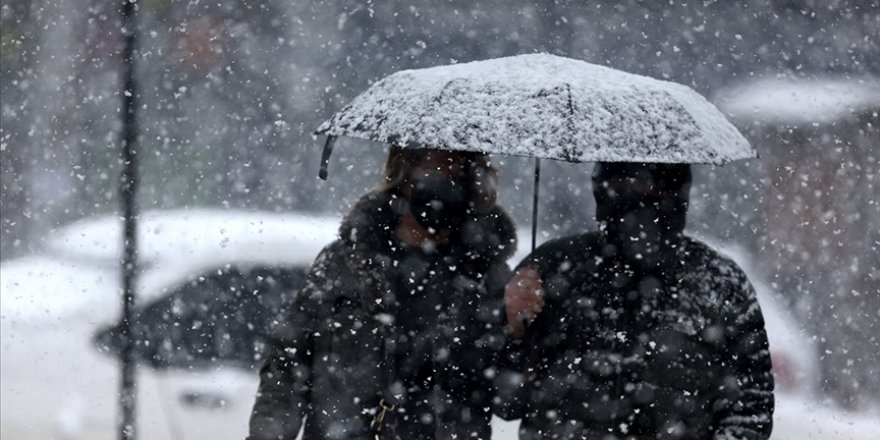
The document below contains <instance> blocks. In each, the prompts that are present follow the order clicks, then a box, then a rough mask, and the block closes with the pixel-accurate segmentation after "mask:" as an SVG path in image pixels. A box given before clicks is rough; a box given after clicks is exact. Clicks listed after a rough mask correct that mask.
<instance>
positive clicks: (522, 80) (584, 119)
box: [316, 54, 756, 164]
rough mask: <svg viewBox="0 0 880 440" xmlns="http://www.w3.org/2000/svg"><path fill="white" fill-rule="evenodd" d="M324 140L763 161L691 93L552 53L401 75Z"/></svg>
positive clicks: (616, 157)
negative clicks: (356, 139)
mask: <svg viewBox="0 0 880 440" xmlns="http://www.w3.org/2000/svg"><path fill="white" fill-rule="evenodd" d="M316 134H325V135H327V136H329V138H328V139H329V140H330V142H332V139H333V138H335V137H338V136H349V137H354V138H361V139H368V140H373V141H378V142H383V143H387V144H395V145H400V146H404V147H430V148H439V149H447V150H458V151H476V152H483V153H489V154H506V155H516V156H527V157H536V158H542V159H559V160H565V161H569V162H591V161H599V162H660V163H711V164H724V163H726V162H729V161H732V160H736V159H745V158H752V157H755V156H756V154H755V151H754V149H752V148H751V146H750V145H749V143H748V141H747V140H746V139H745V138H744V137H743V136H742V134H740V133H739V131H737V129H736V128H735V127H734V126H733V125H732V124H731V123H730V122H729V121H727V119H726V118H725V117H724V115H723V114H722V113H721V112H719V111H718V109H717V108H715V106H714V105H712V104H711V103H709V102H708V101H707V100H706V99H705V98H703V97H702V96H700V94H698V93H697V92H695V91H694V90H693V89H691V88H689V87H687V86H684V85H681V84H677V83H673V82H668V81H660V80H657V79H653V78H649V77H645V76H640V75H634V74H631V73H626V72H623V71H620V70H615V69H611V68H608V67H604V66H598V65H595V64H590V63H586V62H584V61H579V60H573V59H569V58H564V57H558V56H554V55H547V54H532V55H520V56H514V57H506V58H497V59H491V60H486V61H476V62H471V63H463V64H453V65H448V66H440V67H432V68H428V69H418V70H403V71H400V72H397V73H394V74H392V75H390V76H388V77H386V78H385V79H383V80H381V81H379V82H377V83H375V84H373V85H372V86H371V87H370V88H369V89H367V90H366V91H365V92H364V93H362V94H361V95H359V96H357V97H356V98H355V99H354V100H353V101H352V102H351V104H349V105H348V106H346V107H345V108H343V109H342V110H340V111H339V112H338V113H336V114H335V115H333V117H332V118H330V119H329V120H328V121H326V122H324V123H323V124H321V126H320V127H319V128H318V129H317V130H316ZM328 145H329V143H328ZM328 154H329V151H325V159H326V155H328Z"/></svg>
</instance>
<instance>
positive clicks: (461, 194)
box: [409, 177, 470, 232]
mask: <svg viewBox="0 0 880 440" xmlns="http://www.w3.org/2000/svg"><path fill="white" fill-rule="evenodd" d="M409 209H410V211H411V212H412V214H413V215H414V216H415V218H416V220H417V221H418V222H419V224H420V225H422V227H424V228H425V229H430V230H433V231H434V232H436V231H446V230H450V229H452V228H454V227H457V226H458V225H460V224H461V223H462V222H464V221H465V219H467V216H468V213H469V212H470V197H469V191H468V190H467V188H466V186H465V185H463V184H462V182H461V181H452V180H448V179H441V178H436V177H428V178H422V179H419V180H415V181H412V192H411V193H410V197H409Z"/></svg>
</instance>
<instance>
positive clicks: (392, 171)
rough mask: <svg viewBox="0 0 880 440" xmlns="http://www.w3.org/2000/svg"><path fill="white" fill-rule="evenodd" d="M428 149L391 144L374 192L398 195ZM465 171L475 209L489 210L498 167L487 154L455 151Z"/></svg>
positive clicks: (494, 194) (427, 152)
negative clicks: (493, 164)
mask: <svg viewBox="0 0 880 440" xmlns="http://www.w3.org/2000/svg"><path fill="white" fill-rule="evenodd" d="M432 151H437V150H431V149H425V148H403V147H399V146H396V145H392V146H391V148H390V149H389V150H388V158H387V159H386V160H385V168H384V169H383V170H382V178H381V180H380V181H379V187H378V188H377V191H379V192H382V193H386V194H399V192H400V190H401V188H402V187H403V185H405V184H406V183H408V182H409V179H410V176H411V175H412V170H413V168H415V167H416V165H418V164H419V163H421V162H422V161H423V160H425V158H426V157H427V156H428V154H430V153H431V152H432ZM454 153H455V155H456V156H457V157H458V160H459V163H460V164H461V166H462V168H463V169H464V170H465V171H466V174H467V176H468V177H467V178H468V179H470V181H471V182H470V183H471V197H472V199H473V200H472V201H473V203H474V208H475V209H476V210H477V212H480V213H485V212H488V211H489V210H490V209H491V208H492V207H493V206H495V201H496V199H497V197H498V170H497V169H495V167H494V166H492V161H491V160H490V159H489V155H488V154H482V153H474V152H470V151H456V152H454Z"/></svg>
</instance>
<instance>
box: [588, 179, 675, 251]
mask: <svg viewBox="0 0 880 440" xmlns="http://www.w3.org/2000/svg"><path fill="white" fill-rule="evenodd" d="M690 183H691V169H690V165H686V164H638V163H599V164H597V165H596V167H595V170H594V172H593V195H594V197H595V198H596V220H597V221H598V222H599V224H600V228H601V231H602V236H603V238H604V240H605V241H606V242H607V244H608V245H609V246H608V249H607V252H606V254H607V255H608V256H611V255H616V256H618V257H621V258H623V259H625V260H627V261H628V262H630V263H633V264H634V265H636V266H650V267H653V266H657V265H658V264H660V263H661V262H662V261H664V259H665V258H666V257H668V255H667V254H669V251H671V250H673V249H672V248H674V245H675V244H676V243H678V242H679V241H680V237H681V235H682V233H683V232H684V227H685V224H686V223H687V208H688V199H689V192H690Z"/></svg>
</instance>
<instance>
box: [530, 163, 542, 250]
mask: <svg viewBox="0 0 880 440" xmlns="http://www.w3.org/2000/svg"><path fill="white" fill-rule="evenodd" d="M540 180H541V159H539V158H537V157H536V158H535V188H534V194H533V196H532V252H534V251H535V241H536V238H537V236H538V183H539V182H540Z"/></svg>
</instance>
